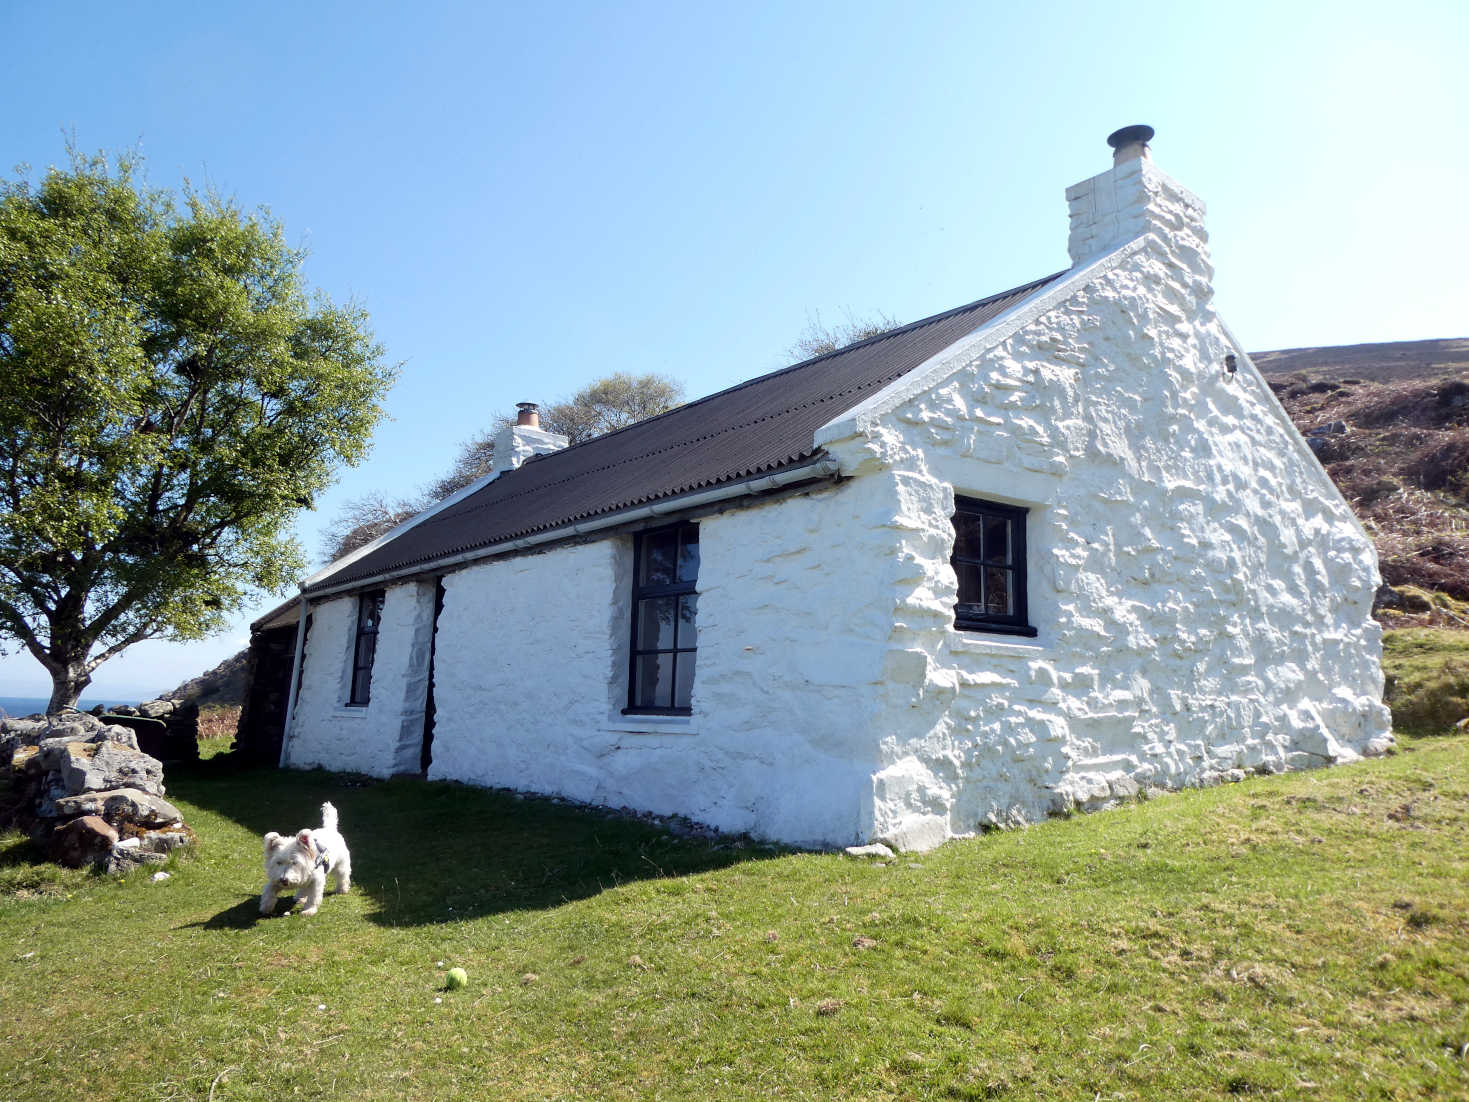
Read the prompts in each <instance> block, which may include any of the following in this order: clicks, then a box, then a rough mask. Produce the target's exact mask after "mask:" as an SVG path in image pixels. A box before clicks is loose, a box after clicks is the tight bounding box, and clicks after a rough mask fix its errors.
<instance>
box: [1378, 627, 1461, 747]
mask: <svg viewBox="0 0 1469 1102" xmlns="http://www.w3.org/2000/svg"><path fill="white" fill-rule="evenodd" d="M1382 669H1383V672H1384V673H1385V674H1386V675H1387V691H1386V693H1385V694H1384V696H1385V699H1386V701H1387V703H1388V706H1389V707H1391V708H1392V715H1393V728H1394V729H1395V730H1397V731H1399V732H1403V733H1406V734H1413V735H1441V734H1446V733H1447V732H1448V731H1449V730H1450V729H1452V727H1453V725H1454V724H1455V723H1457V722H1458V721H1459V720H1461V719H1464V718H1465V717H1469V631H1447V630H1443V629H1439V628H1416V629H1415V628H1404V629H1401V630H1398V631H1388V632H1384V633H1383V637H1382Z"/></svg>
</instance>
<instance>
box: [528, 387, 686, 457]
mask: <svg viewBox="0 0 1469 1102" xmlns="http://www.w3.org/2000/svg"><path fill="white" fill-rule="evenodd" d="M682 400H683V384H682V383H680V382H677V381H675V380H673V379H670V378H668V377H667V376H665V375H654V374H648V375H630V374H628V373H627V372H625V371H619V372H617V373H616V374H613V375H608V376H607V377H606V378H605V379H598V380H597V381H596V382H593V383H588V384H587V385H586V386H584V387H582V388H581V389H580V390H578V391H577V392H576V393H575V394H573V395H572V396H571V397H570V398H564V399H562V400H561V401H559V402H553V403H551V404H550V405H549V406H547V407H545V408H544V409H542V410H541V427H542V428H543V429H545V430H546V431H547V432H558V433H560V434H561V435H562V436H565V437H567V438H568V439H569V440H570V441H571V443H573V444H580V443H581V442H582V441H583V440H590V439H592V438H593V437H594V436H603V435H605V434H606V433H609V432H612V431H614V430H616V429H620V428H626V427H627V426H628V425H631V424H634V423H636V422H638V421H646V420H647V419H648V418H649V417H656V416H657V415H658V414H660V413H664V412H666V411H668V410H670V409H672V408H673V407H674V406H676V405H678V404H679V402H680V401H682Z"/></svg>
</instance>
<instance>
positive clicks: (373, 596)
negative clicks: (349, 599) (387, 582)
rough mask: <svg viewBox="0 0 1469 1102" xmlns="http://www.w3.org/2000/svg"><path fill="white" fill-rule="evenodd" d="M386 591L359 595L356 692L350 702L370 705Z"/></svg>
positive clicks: (354, 660)
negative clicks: (373, 666) (378, 631)
mask: <svg viewBox="0 0 1469 1102" xmlns="http://www.w3.org/2000/svg"><path fill="white" fill-rule="evenodd" d="M383 596H384V594H383V591H382V590H381V589H379V590H376V591H374V592H372V593H364V594H362V595H361V596H360V597H358V598H357V638H356V640H355V641H354V642H353V644H352V692H351V695H350V696H348V697H347V703H348V704H350V705H353V706H355V707H366V706H367V701H368V698H369V696H370V695H371V692H372V660H373V658H374V657H375V656H376V655H377V629H378V625H379V624H380V623H381V622H382V618H383Z"/></svg>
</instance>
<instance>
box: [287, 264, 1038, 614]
mask: <svg viewBox="0 0 1469 1102" xmlns="http://www.w3.org/2000/svg"><path fill="white" fill-rule="evenodd" d="M1063 274H1064V273H1062V272H1057V273H1056V274H1055V275H1050V276H1047V277H1045V278H1044V279H1039V280H1036V281H1035V282H1033V283H1027V284H1025V285H1024V286H1021V287H1015V288H1012V289H1011V290H1008V291H1003V292H1001V293H1000V294H998V295H991V296H990V297H988V298H984V299H980V300H979V301H978V302H972V303H970V304H969V305H967V306H960V307H958V308H957V309H954V310H950V311H948V312H947V313H943V314H937V315H935V316H934V317H931V318H925V319H923V320H922V321H916V322H913V323H912V324H910V325H905V326H902V327H901V328H898V329H893V330H890V331H888V332H886V333H882V334H879V335H878V336H875V337H870V338H868V339H867V340H865V341H861V342H859V343H857V344H853V345H849V346H848V347H846V348H843V349H839V350H838V351H836V352H831V353H828V354H827V355H825V356H818V357H816V358H814V359H810V360H806V361H804V362H802V363H799V364H796V365H794V366H792V367H787V368H783V369H782V370H780V371H775V372H772V373H771V374H769V375H762V376H761V377H760V378H758V379H751V380H750V381H749V382H746V383H741V384H739V385H738V386H734V387H731V388H730V389H728V390H722V391H720V392H719V393H717V394H711V395H709V397H707V398H700V399H699V400H698V401H695V402H690V403H689V404H688V405H685V406H679V407H678V408H677V409H673V410H670V411H669V412H667V413H664V414H660V415H659V416H657V417H652V418H649V419H648V420H646V421H640V422H638V423H637V424H635V425H629V426H628V427H627V428H625V429H619V430H617V431H616V432H611V433H608V434H607V435H606V436H599V437H597V438H596V439H594V440H588V441H586V442H584V443H581V444H577V445H575V446H573V447H570V448H566V449H564V450H562V451H559V452H552V453H551V454H549V455H541V456H537V457H535V458H533V459H531V460H529V461H528V462H526V463H525V464H523V465H522V466H521V467H519V468H517V469H516V470H513V471H510V472H508V473H506V474H502V475H501V476H500V477H499V478H497V479H495V480H494V481H493V482H491V483H489V484H488V485H486V486H484V487H483V488H481V489H480V490H478V491H476V492H475V493H473V494H471V495H470V496H468V497H466V498H464V499H463V500H462V501H459V502H457V503H456V504H454V505H452V506H450V507H448V508H446V509H444V510H443V511H442V512H440V513H438V514H436V515H434V516H432V517H430V518H428V519H427V520H425V521H423V522H422V523H420V524H417V525H415V526H414V527H412V528H410V529H409V530H408V531H406V532H404V533H402V534H401V535H399V536H398V537H397V538H395V539H392V540H390V541H388V542H387V543H385V544H383V545H382V546H381V547H379V548H377V549H375V550H374V551H372V552H370V553H369V554H367V555H365V556H363V557H362V558H360V559H358V560H356V561H355V562H351V563H348V564H346V565H345V566H343V567H342V568H341V569H340V570H337V571H333V572H332V573H330V574H325V575H323V576H321V577H319V578H317V579H316V580H315V581H314V582H313V583H312V584H311V585H310V586H309V587H308V589H307V592H316V591H320V590H322V589H326V588H335V587H338V586H341V585H346V584H351V583H353V582H357V581H361V582H364V583H365V582H367V581H369V580H371V579H372V578H374V577H377V576H379V575H383V574H388V573H393V572H397V571H402V570H404V569H411V568H412V567H413V566H415V565H417V564H420V563H423V564H427V563H431V562H434V561H436V560H439V559H443V558H446V557H449V556H452V555H460V554H464V553H466V552H473V551H477V550H481V549H485V548H489V547H492V546H493V545H495V544H499V543H505V542H507V541H509V540H514V539H519V538H521V537H524V536H529V535H531V534H533V533H537V532H545V531H550V530H552V529H556V528H561V527H565V526H567V525H571V524H574V523H576V522H578V521H584V520H587V519H589V518H591V517H597V516H606V515H608V514H611V513H616V512H619V511H622V510H627V509H633V508H636V507H638V506H641V505H646V504H649V503H651V502H654V501H660V500H664V499H667V498H675V497H678V496H679V495H681V494H687V493H693V492H695V491H699V490H706V489H710V488H712V487H715V486H719V485H721V484H724V483H729V482H737V481H741V480H744V479H747V478H751V477H754V476H757V475H763V474H772V473H774V472H776V471H779V470H783V469H785V468H788V467H794V466H797V465H799V464H802V463H805V462H807V461H809V460H810V459H811V458H812V457H813V456H815V455H816V454H817V451H818V450H819V449H817V448H815V447H814V446H813V444H812V436H813V435H814V433H815V432H816V430H817V429H818V428H820V427H821V426H822V425H824V424H825V423H826V422H828V421H830V420H831V419H832V418H834V417H837V416H838V415H840V414H842V413H844V412H846V411H847V410H849V409H851V408H852V407H854V406H856V405H857V404H859V403H860V402H862V401H864V400H865V399H867V398H868V397H870V396H871V395H872V394H873V393H875V392H876V391H878V390H880V389H881V388H882V387H885V386H887V385H888V384H889V383H891V382H893V381H894V380H895V379H898V378H900V377H901V376H903V375H905V374H907V373H908V372H909V371H911V370H913V369H914V368H915V367H917V366H918V365H919V364H922V363H924V362H925V361H926V360H928V359H929V358H930V357H932V356H934V355H936V354H937V353H938V352H941V351H942V350H943V349H945V348H947V347H948V346H949V345H951V344H953V343H954V342H955V341H957V340H959V339H961V338H963V337H965V336H967V335H969V334H970V333H972V332H974V331H975V330H976V329H978V328H979V327H980V326H982V325H984V324H985V323H986V322H988V321H991V320H993V319H994V318H996V317H998V316H999V315H1000V314H1002V313H1004V312H1005V311H1006V310H1008V309H1009V308H1010V307H1012V306H1014V305H1015V304H1016V303H1018V302H1020V301H1021V300H1022V299H1024V298H1026V297H1027V296H1029V295H1031V294H1032V293H1034V292H1035V291H1038V290H1039V289H1040V288H1042V287H1044V286H1046V285H1047V284H1049V283H1051V282H1053V281H1054V280H1056V279H1057V278H1059V277H1060V276H1061V275H1063Z"/></svg>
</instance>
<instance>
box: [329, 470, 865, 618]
mask: <svg viewBox="0 0 1469 1102" xmlns="http://www.w3.org/2000/svg"><path fill="white" fill-rule="evenodd" d="M839 473H840V467H839V465H838V463H837V461H836V460H835V459H833V458H831V457H830V456H827V455H825V454H820V455H817V456H816V457H815V458H814V459H812V460H810V461H808V462H806V463H802V464H800V465H798V466H794V467H786V468H783V469H781V470H778V471H776V472H774V473H773V474H761V475H756V476H754V477H752V478H744V479H740V480H738V481H733V482H726V483H723V484H721V485H719V486H716V487H714V488H713V489H710V490H703V491H700V492H697V493H687V494H680V495H678V496H676V497H669V498H661V499H659V500H657V501H653V502H649V503H648V504H646V505H639V506H635V507H632V508H627V509H618V510H616V511H614V512H611V513H605V514H602V515H599V516H595V517H590V518H587V519H586V520H580V521H575V522H573V523H571V524H563V525H558V526H557V527H555V528H550V529H547V530H546V531H544V532H533V533H531V534H530V535H528V536H521V537H518V538H516V539H511V540H501V541H500V542H498V543H492V544H487V545H486V546H484V547H477V548H473V549H471V550H468V551H461V552H458V553H455V554H452V555H444V556H439V557H437V558H431V559H425V560H423V561H422V562H416V563H410V564H407V565H405V566H401V567H396V568H394V569H392V570H387V571H382V572H379V573H376V574H367V575H363V576H362V577H360V578H353V579H352V580H350V581H345V582H342V583H340V584H338V585H319V586H318V587H316V588H308V587H307V586H302V595H303V596H304V597H306V598H307V599H308V600H318V599H320V598H322V597H330V596H334V595H336V594H338V593H349V592H352V591H354V590H361V589H365V588H368V587H370V586H379V585H383V584H385V583H387V582H391V581H397V580H400V579H403V578H410V577H414V576H419V575H423V574H428V573H433V572H438V571H443V570H449V569H457V568H458V567H461V566H466V565H468V564H470V563H474V562H478V561H480V560H482V559H491V558H498V557H500V556H502V555H509V554H515V553H516V552H519V551H526V550H530V549H532V548H535V547H538V546H540V545H543V544H549V543H555V542H557V541H560V540H565V539H573V538H575V537H577V536H583V535H590V534H594V533H597V532H602V531H605V530H607V529H609V528H617V527H620V526H622V525H625V524H634V523H637V522H638V521H640V520H649V519H654V518H658V517H663V516H667V515H669V514H672V513H681V512H686V511H688V510H691V509H698V508H701V507H703V506H706V505H713V504H717V503H719V502H723V501H732V500H734V499H736V498H742V497H748V496H752V495H757V496H758V495H761V494H767V493H771V492H774V491H776V490H780V489H784V488H785V487H787V486H792V485H795V484H797V483H802V482H815V481H822V480H828V479H832V478H835V477H836V476H837V475H838V474H839Z"/></svg>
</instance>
